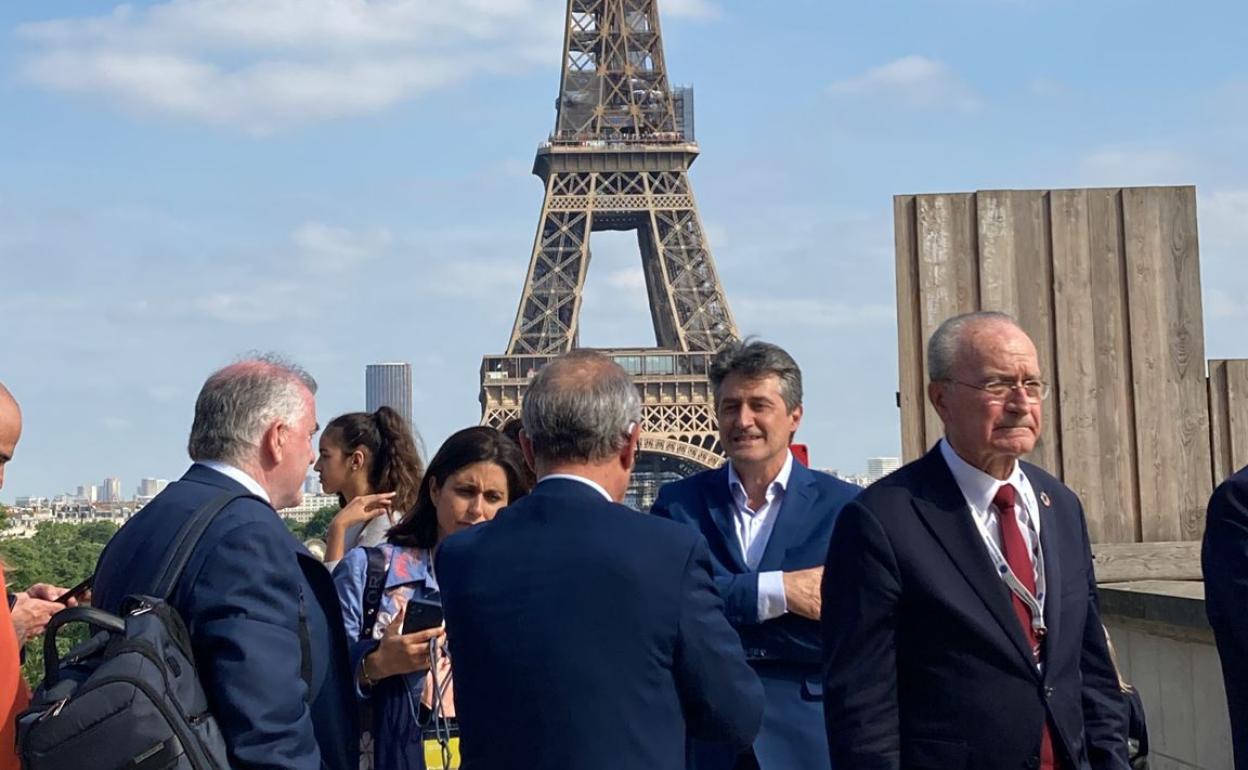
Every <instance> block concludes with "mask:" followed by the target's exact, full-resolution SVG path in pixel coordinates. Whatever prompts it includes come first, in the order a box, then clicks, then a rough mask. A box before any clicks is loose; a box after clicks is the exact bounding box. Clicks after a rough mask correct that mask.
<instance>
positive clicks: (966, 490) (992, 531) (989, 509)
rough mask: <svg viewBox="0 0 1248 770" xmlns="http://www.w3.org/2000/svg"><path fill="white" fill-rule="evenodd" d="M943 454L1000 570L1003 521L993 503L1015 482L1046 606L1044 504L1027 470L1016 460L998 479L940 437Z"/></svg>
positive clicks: (1039, 595) (1021, 520)
mask: <svg viewBox="0 0 1248 770" xmlns="http://www.w3.org/2000/svg"><path fill="white" fill-rule="evenodd" d="M940 453H941V456H942V457H944V459H945V464H946V465H948V466H949V470H950V471H951V472H952V473H953V479H954V481H956V482H957V484H958V489H959V490H961V492H962V497H963V498H964V499H965V500H966V504H967V506H968V507H969V508H970V509H971V516H972V517H974V519H975V527H976V528H977V529H978V530H979V534H980V537H981V538H983V541H984V547H985V548H986V549H987V550H988V555H989V557H990V558H991V559H992V562H993V564H994V566H996V567H997V569H998V571H1000V569H1001V565H1003V564H1005V556H1004V551H1002V549H1001V524H1000V522H999V521H997V507H996V506H995V505H993V504H992V499H993V498H994V497H996V495H997V490H998V489H1000V488H1001V487H1002V486H1003V485H1005V484H1012V485H1014V489H1015V490H1017V492H1018V496H1017V500H1016V502H1015V505H1014V515H1015V517H1017V519H1018V528H1019V530H1021V531H1022V533H1023V539H1024V540H1026V541H1027V550H1028V551H1029V552H1030V553H1031V557H1032V558H1031V563H1032V569H1033V572H1034V574H1033V578H1034V579H1035V581H1036V601H1038V602H1039V603H1040V606H1041V608H1043V607H1044V594H1045V590H1044V589H1045V584H1044V553H1043V551H1042V549H1041V546H1040V507H1039V505H1037V503H1036V493H1035V490H1034V489H1032V487H1031V482H1030V481H1029V480H1028V479H1027V474H1025V473H1023V468H1022V466H1021V465H1020V464H1019V463H1018V461H1017V460H1016V461H1015V462H1014V468H1013V469H1012V470H1011V471H1010V474H1009V476H1008V477H1006V478H1005V479H997V478H994V477H992V476H989V475H988V474H987V473H984V472H983V471H981V470H980V469H979V468H976V467H975V466H973V465H971V464H970V463H968V462H967V461H966V460H963V459H962V458H961V457H960V456H959V455H958V453H957V452H955V451H954V449H953V447H951V446H950V445H949V442H948V441H947V440H946V439H941V440H940Z"/></svg>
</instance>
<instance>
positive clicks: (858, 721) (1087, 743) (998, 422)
mask: <svg viewBox="0 0 1248 770" xmlns="http://www.w3.org/2000/svg"><path fill="white" fill-rule="evenodd" d="M928 374H929V378H930V383H929V384H928V397H929V398H930V399H931V402H932V405H933V406H934V407H935V409H936V411H937V413H938V414H939V415H940V419H941V421H942V422H943V423H944V431H945V437H944V439H943V440H941V441H940V442H939V443H938V444H937V445H936V446H935V447H934V448H933V449H932V450H931V451H930V452H928V453H927V455H926V456H924V457H922V458H920V459H918V460H916V461H914V462H912V463H909V464H908V465H906V466H905V467H903V468H902V469H900V470H899V471H897V472H896V473H893V474H892V475H890V476H888V477H886V478H884V479H883V480H881V481H879V482H877V483H875V484H873V485H872V486H871V487H869V488H868V489H867V490H866V491H865V492H863V493H862V494H861V495H860V496H859V497H858V498H857V499H856V500H854V501H853V502H851V503H850V504H848V505H846V506H845V508H844V509H843V510H842V511H841V514H840V516H839V518H838V521H837V525H836V529H835V531H834V532H833V534H832V542H831V545H830V547H829V549H828V560H827V564H826V568H825V571H824V576H823V631H824V647H825V664H824V691H823V695H824V709H825V716H826V720H827V730H828V743H829V747H830V750H831V755H832V765H833V767H835V768H837V770H866V768H870V769H871V770H887V769H890V768H891V769H892V770H900V768H933V769H935V768H940V770H952V769H953V768H965V769H966V770H1006V769H1007V768H1046V770H1047V769H1049V768H1063V769H1064V770H1076V769H1078V770H1128V767H1129V766H1128V764H1127V719H1126V704H1125V702H1124V701H1123V699H1122V695H1121V693H1120V691H1119V688H1118V680H1117V677H1116V676H1115V673H1114V667H1113V665H1112V664H1111V662H1110V659H1109V653H1108V651H1107V649H1106V645H1105V633H1104V631H1103V630H1102V626H1101V621H1100V616H1099V612H1098V610H1097V597H1096V580H1095V577H1094V575H1093V572H1092V557H1091V548H1090V546H1089V543H1088V535H1087V527H1086V524H1085V522H1084V515H1083V508H1082V506H1081V505H1080V503H1079V500H1078V498H1077V497H1076V496H1075V494H1074V493H1073V492H1072V491H1071V490H1070V489H1068V488H1067V487H1065V486H1064V485H1063V484H1062V483H1061V482H1059V481H1058V480H1057V479H1055V478H1053V477H1052V476H1050V475H1049V474H1048V473H1045V472H1044V471H1042V470H1040V469H1039V468H1037V467H1036V466H1034V465H1030V464H1028V463H1024V462H1021V461H1020V460H1019V458H1021V457H1022V456H1024V455H1026V454H1027V453H1028V452H1030V451H1031V450H1032V448H1033V447H1034V446H1035V443H1036V438H1037V436H1039V434H1040V426H1041V403H1042V401H1043V400H1044V398H1045V396H1046V395H1047V394H1048V384H1047V383H1045V381H1044V380H1043V375H1042V373H1041V371H1040V367H1039V363H1038V361H1037V356H1036V349H1035V346H1034V345H1033V344H1032V342H1031V340H1030V339H1029V338H1028V336H1027V335H1026V334H1025V333H1024V332H1023V330H1022V329H1020V328H1019V327H1018V325H1017V323H1016V322H1015V321H1014V320H1013V319H1012V318H1010V317H1009V316H1007V315H1005V314H1003V313H971V314H967V315H962V316H956V317H954V318H951V319H949V320H947V321H945V322H944V323H943V324H941V326H940V328H938V329H937V330H936V332H935V333H934V334H933V335H932V338H931V340H930V341H929V343H928Z"/></svg>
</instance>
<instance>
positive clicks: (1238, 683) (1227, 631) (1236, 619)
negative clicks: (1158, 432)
mask: <svg viewBox="0 0 1248 770" xmlns="http://www.w3.org/2000/svg"><path fill="white" fill-rule="evenodd" d="M1201 566H1202V567H1203V568H1204V573H1205V611H1206V612H1207V613H1208V615H1209V625H1210V626H1212V627H1213V636H1214V639H1215V640H1216V641H1217V643H1218V656H1219V657H1221V658H1222V677H1223V679H1224V681H1225V682H1226V701H1227V705H1228V707H1229V709H1230V715H1231V740H1232V742H1233V745H1234V748H1235V768H1236V770H1248V599H1246V598H1245V597H1248V468H1243V469H1241V470H1240V471H1239V473H1236V474H1235V475H1234V476H1231V477H1230V478H1229V479H1227V480H1226V481H1224V482H1222V483H1221V484H1219V485H1218V488H1217V489H1216V490H1214V492H1213V497H1212V498H1210V499H1209V510H1208V514H1207V517H1206V519H1205V542H1204V546H1203V547H1202V549H1201Z"/></svg>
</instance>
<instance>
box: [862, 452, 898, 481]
mask: <svg viewBox="0 0 1248 770" xmlns="http://www.w3.org/2000/svg"><path fill="white" fill-rule="evenodd" d="M900 467H901V458H899V457H868V458H867V478H868V479H870V481H871V483H872V484H874V483H875V482H877V481H879V480H880V479H882V478H884V477H885V476H887V475H888V474H890V473H892V472H893V471H895V470H897V469H898V468H900Z"/></svg>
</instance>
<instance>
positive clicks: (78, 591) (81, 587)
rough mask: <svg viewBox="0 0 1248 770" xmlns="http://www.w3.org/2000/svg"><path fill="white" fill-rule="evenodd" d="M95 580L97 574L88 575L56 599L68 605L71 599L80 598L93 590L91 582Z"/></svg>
mask: <svg viewBox="0 0 1248 770" xmlns="http://www.w3.org/2000/svg"><path fill="white" fill-rule="evenodd" d="M94 582H95V575H88V576H87V579H86V580H84V581H82V582H81V583H79V584H78V585H76V586H74V587H73V588H71V589H69V590H68V591H66V592H65V593H63V594H61V595H60V596H58V597H56V599H55V600H54V601H58V602H60V603H61V604H64V605H68V604H69V602H70V600H71V599H80V598H82V597H83V596H84V595H86V594H87V593H88V592H90V590H91V584H92V583H94Z"/></svg>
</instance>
